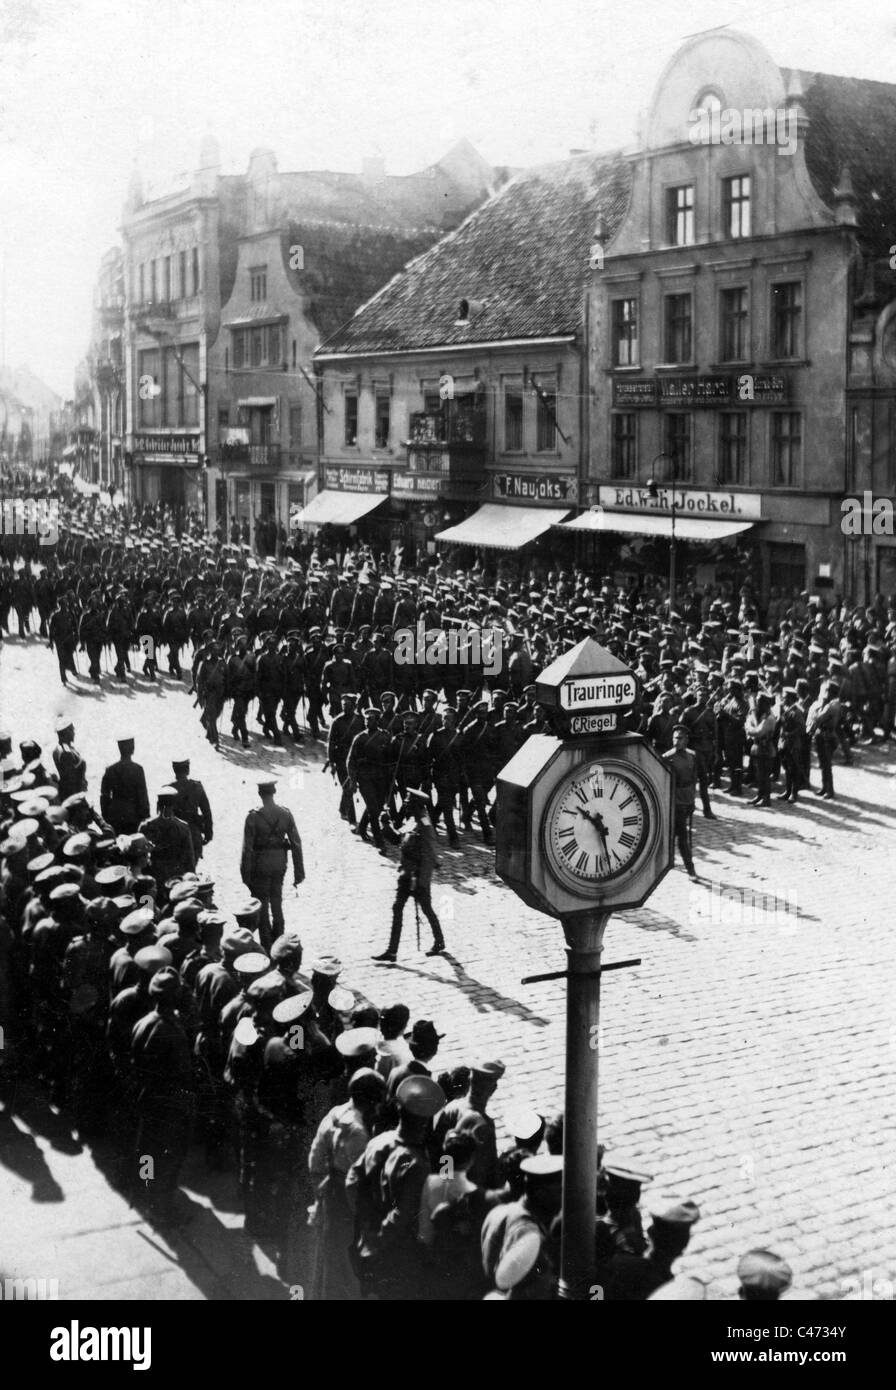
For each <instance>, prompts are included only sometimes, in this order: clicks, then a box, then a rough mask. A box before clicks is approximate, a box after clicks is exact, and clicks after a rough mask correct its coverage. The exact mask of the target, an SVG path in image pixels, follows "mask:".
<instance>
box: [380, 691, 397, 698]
mask: <svg viewBox="0 0 896 1390" xmlns="http://www.w3.org/2000/svg"><path fill="white" fill-rule="evenodd" d="M380 699H381V700H397V699H398V696H397V695H396V694H395V691H394V690H384V691H383V693H382V695H381V696H380Z"/></svg>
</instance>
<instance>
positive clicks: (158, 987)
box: [149, 965, 180, 1003]
mask: <svg viewBox="0 0 896 1390" xmlns="http://www.w3.org/2000/svg"><path fill="white" fill-rule="evenodd" d="M149 993H150V997H151V998H153V999H160V1000H161V1001H162V1002H163V1003H173V1001H174V1000H175V999H176V998H177V996H178V994H179V993H180V977H179V976H178V973H177V971H176V970H175V969H174V967H173V966H171V965H163V966H162V967H161V969H160V970H157V971H156V973H155V974H154V975H153V977H152V979H151V980H150V982H149Z"/></svg>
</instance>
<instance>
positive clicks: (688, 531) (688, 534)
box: [560, 508, 754, 541]
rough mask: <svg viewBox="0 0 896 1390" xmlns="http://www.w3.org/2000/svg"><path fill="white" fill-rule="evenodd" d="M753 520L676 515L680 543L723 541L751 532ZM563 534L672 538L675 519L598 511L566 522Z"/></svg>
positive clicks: (650, 513)
mask: <svg viewBox="0 0 896 1390" xmlns="http://www.w3.org/2000/svg"><path fill="white" fill-rule="evenodd" d="M753 525H754V523H753V522H752V521H713V520H710V519H709V518H707V517H696V516H676V518H675V539H676V540H678V541H720V540H724V539H725V537H726V536H736V535H738V534H739V533H740V532H741V531H749V529H750V527H751V526H753ZM560 529H561V531H591V532H594V531H615V532H617V533H620V532H621V533H625V534H627V535H634V536H668V537H671V535H672V517H671V516H667V515H666V514H665V513H663V514H657V513H653V512H608V511H604V510H602V509H601V508H596V509H595V510H594V511H592V512H583V513H582V515H581V516H575V517H573V518H572V520H571V521H564V522H563V524H562V526H561V527H560Z"/></svg>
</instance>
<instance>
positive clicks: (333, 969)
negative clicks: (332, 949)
mask: <svg viewBox="0 0 896 1390" xmlns="http://www.w3.org/2000/svg"><path fill="white" fill-rule="evenodd" d="M308 970H309V971H310V972H311V974H312V975H326V976H327V978H328V979H330V980H338V979H339V976H340V975H341V974H342V961H341V960H338V959H337V957H336V956H316V957H315V959H314V960H313V961H311V963H310V964H309V966H308Z"/></svg>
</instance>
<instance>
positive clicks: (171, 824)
mask: <svg viewBox="0 0 896 1390" xmlns="http://www.w3.org/2000/svg"><path fill="white" fill-rule="evenodd" d="M178 796H179V792H178V790H177V788H176V787H162V788H161V789H160V790H159V793H158V797H157V807H158V815H156V816H153V817H152V819H151V820H145V821H143V822H142V823H141V825H140V834H141V835H145V836H146V838H147V839H148V840H149V843H150V844H151V845H152V854H151V869H152V876H153V878H154V879H155V881H156V886H157V888H158V892H159V896H160V897H161V895H162V892H163V890H164V887H165V884H166V883H167V882H168V880H169V879H172V878H179V877H180V875H181V874H187V873H192V871H193V870H194V869H195V867H196V855H195V852H194V849H193V837H192V835H191V834H190V827H189V826H188V825H187V824H186V822H185V821H182V820H180V818H179V817H178V816H176V815H175V814H174V807H175V805H176V804H177V800H178Z"/></svg>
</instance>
